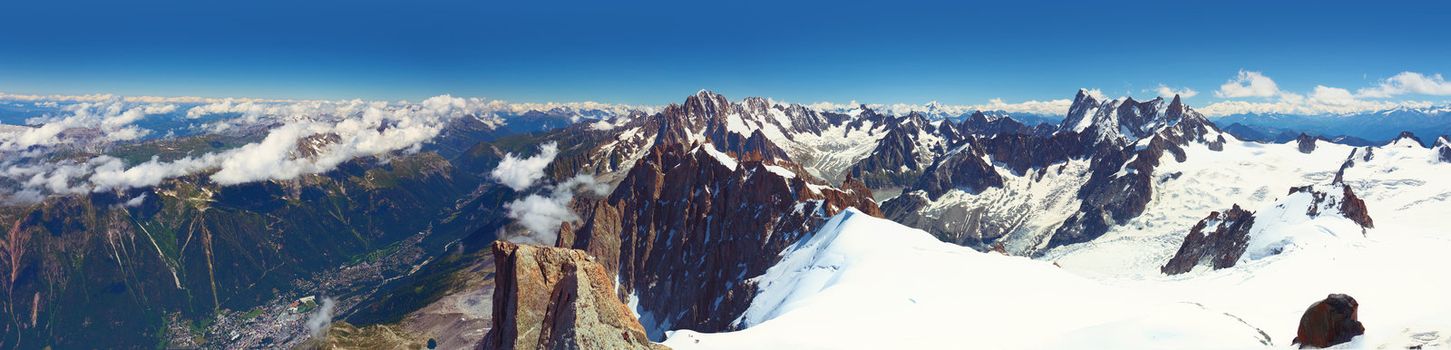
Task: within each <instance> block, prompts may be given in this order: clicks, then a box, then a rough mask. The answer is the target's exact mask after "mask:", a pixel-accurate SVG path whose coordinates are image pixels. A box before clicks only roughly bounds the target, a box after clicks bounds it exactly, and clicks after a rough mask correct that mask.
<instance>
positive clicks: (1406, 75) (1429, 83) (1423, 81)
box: [1356, 72, 1451, 98]
mask: <svg viewBox="0 0 1451 350" xmlns="http://www.w3.org/2000/svg"><path fill="white" fill-rule="evenodd" d="M1404 94H1420V95H1435V96H1446V95H1451V82H1447V81H1446V78H1444V77H1442V76H1441V74H1433V75H1425V74H1421V73H1416V72H1401V73H1400V74H1396V75H1395V76H1393V77H1390V78H1386V79H1385V80H1381V81H1380V84H1378V85H1377V86H1374V87H1369V88H1363V89H1360V90H1356V95H1359V96H1361V97H1373V98H1386V97H1392V96H1396V95H1404Z"/></svg>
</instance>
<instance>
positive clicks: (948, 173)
mask: <svg viewBox="0 0 1451 350" xmlns="http://www.w3.org/2000/svg"><path fill="white" fill-rule="evenodd" d="M986 154H987V152H986V151H984V150H983V149H982V147H981V146H979V145H978V144H977V143H975V142H971V141H969V142H967V143H966V144H964V145H961V146H958V147H957V148H956V149H954V150H953V151H952V152H950V153H949V154H947V155H945V156H943V157H942V158H939V159H938V160H937V161H936V162H934V163H933V164H932V165H930V166H928V167H927V169H926V170H924V171H923V173H922V177H920V178H918V179H917V183H915V184H913V185H912V186H911V187H909V188H908V190H923V191H926V192H927V196H928V197H930V198H932V199H934V200H935V199H937V198H938V197H941V196H942V195H943V194H946V193H947V191H949V190H953V189H961V190H964V191H968V192H973V193H977V192H980V191H983V190H986V189H988V188H991V187H1001V186H1002V185H1003V177H1002V175H1000V174H998V172H997V168H994V167H993V166H992V164H988V163H987V161H986V160H984V159H983V158H984V156H985V155H986Z"/></svg>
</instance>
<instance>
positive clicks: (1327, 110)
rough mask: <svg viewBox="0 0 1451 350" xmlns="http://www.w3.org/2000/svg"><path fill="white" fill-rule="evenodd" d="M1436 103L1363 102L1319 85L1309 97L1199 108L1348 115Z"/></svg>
mask: <svg viewBox="0 0 1451 350" xmlns="http://www.w3.org/2000/svg"><path fill="white" fill-rule="evenodd" d="M1432 105H1433V104H1432V103H1431V102H1426V101H1383V100H1363V99H1358V98H1355V96H1353V95H1352V94H1351V93H1350V91H1349V90H1346V89H1342V88H1335V87H1328V86H1316V87H1315V89H1314V90H1313V91H1311V92H1310V96H1309V97H1305V96H1303V95H1300V94H1296V93H1291V92H1281V93H1280V95H1279V96H1278V98H1276V99H1275V100H1273V101H1266V102H1250V101H1237V100H1228V101H1220V102H1215V103H1211V104H1209V105H1208V106H1204V108H1199V109H1198V110H1199V112H1200V113H1204V115H1207V116H1224V115H1231V114H1300V115H1316V114H1348V113H1363V112H1371V111H1379V110H1386V109H1392V108H1400V107H1407V108H1426V107H1431V106H1432Z"/></svg>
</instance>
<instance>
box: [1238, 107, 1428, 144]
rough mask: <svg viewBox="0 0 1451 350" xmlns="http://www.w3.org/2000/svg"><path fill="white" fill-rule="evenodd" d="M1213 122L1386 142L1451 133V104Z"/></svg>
mask: <svg viewBox="0 0 1451 350" xmlns="http://www.w3.org/2000/svg"><path fill="white" fill-rule="evenodd" d="M1214 122H1216V123H1220V124H1221V125H1224V126H1226V127H1228V126H1230V125H1233V124H1239V125H1240V128H1237V129H1238V131H1243V132H1245V134H1244V135H1241V136H1251V135H1256V134H1264V135H1263V136H1268V137H1270V138H1273V137H1274V136H1275V135H1277V134H1281V133H1284V131H1286V130H1289V131H1291V132H1290V135H1294V134H1297V133H1302V132H1303V133H1308V134H1311V135H1316V136H1322V137H1326V138H1331V139H1334V138H1338V137H1343V138H1347V139H1348V140H1349V141H1352V142H1350V143H1357V142H1359V141H1360V140H1365V141H1364V142H1365V143H1366V144H1371V143H1373V144H1383V143H1385V142H1387V141H1389V140H1393V139H1395V137H1396V136H1397V135H1398V134H1400V132H1402V131H1410V132H1412V133H1415V134H1417V135H1426V136H1430V135H1447V134H1451V106H1430V107H1423V108H1412V107H1396V108H1393V109H1387V110H1380V111H1371V112H1364V113H1351V114H1322V115H1295V114H1253V113H1252V114H1234V115H1227V116H1222V117H1216V118H1214ZM1248 138H1256V137H1245V139H1248ZM1256 139H1259V138H1256ZM1261 140H1263V139H1261ZM1281 141H1283V140H1281ZM1426 141H1434V140H1431V139H1426ZM1428 146H1429V145H1428Z"/></svg>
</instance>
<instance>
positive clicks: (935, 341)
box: [664, 209, 1308, 349]
mask: <svg viewBox="0 0 1451 350" xmlns="http://www.w3.org/2000/svg"><path fill="white" fill-rule="evenodd" d="M754 281H755V282H756V283H757V286H758V288H759V293H758V294H757V296H756V297H755V299H754V300H753V301H752V304H751V305H750V307H749V308H748V310H747V311H746V313H745V314H744V315H743V316H741V318H740V319H739V320H737V322H738V323H739V324H740V325H743V326H746V327H747V328H745V329H743V330H740V331H735V332H726V333H716V334H705V333H698V332H693V331H689V330H677V331H674V332H670V333H669V334H668V338H667V340H666V341H665V343H664V344H665V345H667V346H670V347H672V348H676V349H888V348H890V349H938V348H989V349H1002V348H1085V347H1086V348H1106V347H1114V348H1123V347H1128V348H1178V349H1225V348H1254V347H1264V346H1266V344H1265V343H1264V341H1265V339H1264V338H1263V336H1261V335H1260V333H1259V331H1258V330H1256V329H1255V328H1254V327H1252V326H1250V325H1248V324H1246V323H1245V322H1244V321H1241V320H1240V319H1238V318H1236V317H1234V316H1230V315H1226V314H1224V313H1223V312H1222V311H1219V310H1214V309H1210V308H1206V307H1204V306H1200V305H1198V304H1194V303H1191V302H1186V301H1182V300H1177V299H1176V298H1173V297H1172V296H1165V295H1156V294H1154V293H1152V292H1150V291H1148V290H1144V291H1137V290H1130V289H1124V288H1116V287H1114V286H1111V285H1105V284H1102V283H1099V282H1096V281H1093V280H1090V279H1087V278H1083V277H1080V276H1077V275H1074V274H1072V273H1070V272H1068V271H1066V270H1063V269H1061V268H1058V267H1055V266H1053V265H1052V264H1050V263H1048V262H1043V261H1034V260H1030V259H1027V258H1023V257H1011V256H1004V255H999V254H996V253H981V252H977V251H974V250H972V249H969V248H964V247H960V246H957V245H953V244H948V243H943V242H940V241H938V240H936V239H935V238H933V237H932V236H931V235H929V234H927V233H926V232H923V231H920V230H916V229H912V228H908V227H905V226H902V225H900V224H897V223H895V222H892V221H889V220H884V219H879V218H874V217H871V216H868V215H865V214H862V213H861V212H859V211H856V210H855V209H848V210H847V211H844V212H842V213H840V214H838V215H837V216H835V217H833V218H832V219H831V220H830V221H829V222H828V223H827V224H825V225H824V226H823V228H822V229H821V230H819V231H818V232H817V233H815V234H814V235H812V236H810V237H809V238H804V239H803V240H802V241H800V242H799V243H797V244H796V245H795V246H793V247H791V248H789V249H787V251H786V252H784V253H783V254H782V261H781V262H780V263H778V264H777V265H775V266H774V267H772V268H771V269H769V270H768V271H767V272H766V274H765V275H762V276H760V277H756V278H755V279H754ZM1298 304H1299V303H1297V307H1301V308H1303V307H1304V306H1305V305H1308V302H1307V303H1306V304H1305V305H1298ZM1290 322H1298V315H1295V317H1294V320H1291V321H1290Z"/></svg>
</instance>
